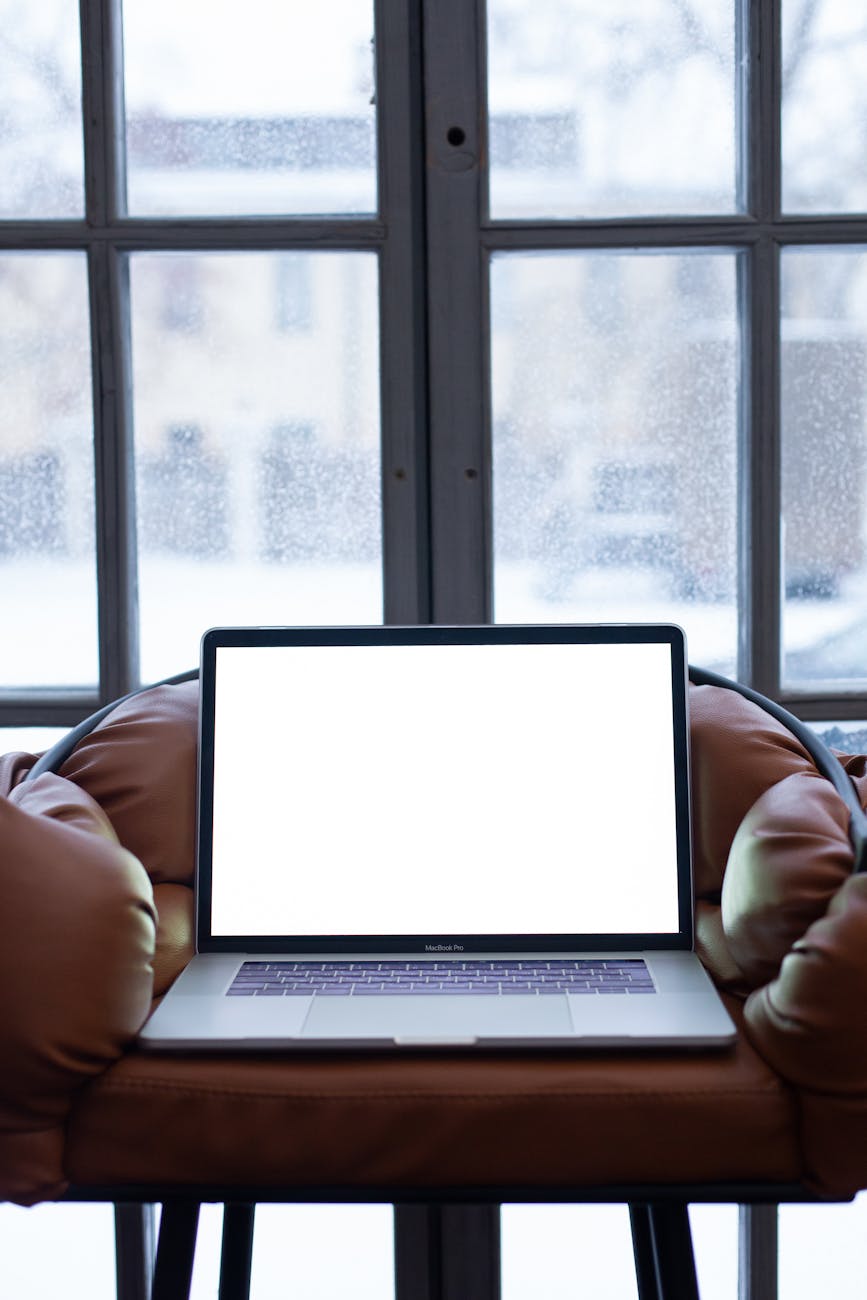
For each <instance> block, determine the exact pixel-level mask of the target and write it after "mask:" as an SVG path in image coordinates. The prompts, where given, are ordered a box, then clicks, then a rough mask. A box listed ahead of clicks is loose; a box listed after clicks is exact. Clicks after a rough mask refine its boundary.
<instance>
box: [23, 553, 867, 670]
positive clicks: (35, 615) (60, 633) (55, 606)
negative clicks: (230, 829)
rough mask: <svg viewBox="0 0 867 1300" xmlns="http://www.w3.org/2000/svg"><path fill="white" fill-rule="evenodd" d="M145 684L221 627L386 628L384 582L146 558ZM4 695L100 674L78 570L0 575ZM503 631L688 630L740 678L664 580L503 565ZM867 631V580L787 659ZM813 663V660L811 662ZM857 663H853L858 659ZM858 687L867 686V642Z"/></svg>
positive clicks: (498, 591)
mask: <svg viewBox="0 0 867 1300" xmlns="http://www.w3.org/2000/svg"><path fill="white" fill-rule="evenodd" d="M139 588H140V602H141V649H142V679H143V680H145V681H149V680H153V679H156V678H158V677H161V676H165V675H167V674H170V673H174V672H179V671H181V670H183V669H184V668H188V667H191V666H193V665H194V664H195V663H196V662H197V660H198V643H199V637H200V635H201V633H202V632H203V631H204V629H205V628H206V627H210V626H213V625H214V624H219V623H229V624H231V623H240V624H244V623H253V624H255V623H320V622H321V623H378V622H380V621H381V619H382V596H381V582H380V574H379V571H378V569H377V567H376V566H375V565H349V564H346V565H325V564H322V565H317V564H312V563H311V564H304V565H295V566H289V565H276V564H258V565H257V564H253V563H247V564H240V563H228V562H221V563H218V562H204V561H195V560H190V559H170V558H164V557H160V558H158V559H155V558H145V559H144V560H143V562H142V565H141V572H140V575H139ZM0 611H2V620H3V629H2V630H3V635H2V636H0V684H2V685H3V686H34V685H43V686H70V685H85V684H92V683H93V682H94V681H95V678H96V671H97V642H96V591H95V582H94V577H93V572H92V570H91V569H89V568H88V566H87V565H86V564H84V563H82V562H70V561H65V562H61V561H56V562H54V563H45V562H42V563H41V562H39V561H38V560H34V559H27V560H19V561H15V562H12V561H5V562H3V563H2V564H0ZM495 616H496V618H497V620H498V621H500V622H509V621H514V622H534V621H539V622H571V621H575V622H585V621H589V622H597V621H606V620H607V621H618V622H619V621H631V620H635V621H640V622H647V621H657V620H671V621H674V622H678V623H680V624H681V625H682V626H683V627H684V628H685V629H686V632H687V637H688V640H689V647H690V658H691V660H692V662H693V663H697V664H702V665H704V666H705V667H708V668H709V667H714V668H717V669H718V670H720V671H723V672H730V671H732V670H733V668H734V662H735V652H736V645H737V618H736V611H735V607H734V604H733V602H732V603H726V602H709V601H704V602H703V601H686V600H678V599H675V598H673V597H672V595H671V594H670V591H669V590H668V588H667V584H666V582H665V580H664V578H663V577H661V576H660V575H658V574H654V573H651V574H648V573H646V572H641V571H637V570H635V571H630V570H620V569H596V570H593V571H586V572H584V573H580V574H577V575H576V576H575V578H574V579H573V580H572V581H571V582H570V583H568V584H567V585H565V587H563V589H561V590H558V592H557V594H556V597H554V596H552V595H551V594H550V591H549V590H548V589H547V587H546V583H545V576H544V574H543V573H542V572H541V570H540V569H539V568H538V567H537V566H535V565H532V564H529V563H524V564H508V565H507V564H502V565H500V566H499V567H498V569H497V573H496V583H495ZM865 620H867V580H865V578H864V577H860V576H859V577H858V578H853V579H852V580H851V581H850V582H849V585H848V586H845V587H844V588H843V590H842V592H841V595H840V597H839V598H838V599H834V600H809V601H789V602H787V604H786V606H785V610H784V630H785V639H786V649H787V652H789V653H792V654H797V655H798V656H799V657H800V659H799V662H800V667H799V672H800V673H801V674H805V675H807V676H809V675H810V658H809V652H810V650H811V647H812V648H814V649H815V655H816V662H817V664H819V662H820V659H821V654H822V647H823V646H824V645H825V644H826V643H827V642H828V641H829V639H832V638H835V637H836V638H844V637H845V635H846V634H848V635H849V636H850V637H855V638H856V650H857V644H858V639H857V638H858V633H859V629H860V625H861V624H862V623H863V622H864V621H865ZM805 652H807V657H806V659H805V658H804V653H805ZM850 657H851V654H850ZM861 673H862V675H863V676H864V677H865V678H867V636H865V638H864V651H863V663H862V667H861Z"/></svg>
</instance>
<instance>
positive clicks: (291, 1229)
mask: <svg viewBox="0 0 867 1300" xmlns="http://www.w3.org/2000/svg"><path fill="white" fill-rule="evenodd" d="M393 1223H394V1215H393V1212H392V1207H391V1206H390V1205H258V1206H257V1207H256V1235H255V1240H254V1244H253V1276H252V1294H253V1296H255V1297H256V1300H286V1298H287V1297H288V1296H298V1297H303V1300H335V1297H338V1296H351V1297H352V1300H394V1230H393ZM211 1294H212V1295H213V1292H211ZM194 1300H195V1297H194ZM202 1300H204V1296H203V1297H202Z"/></svg>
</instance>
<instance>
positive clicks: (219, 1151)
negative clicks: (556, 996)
mask: <svg viewBox="0 0 867 1300" xmlns="http://www.w3.org/2000/svg"><path fill="white" fill-rule="evenodd" d="M731 1007H732V1014H733V1015H734V1016H735V1017H738V1016H739V1011H738V1008H737V1007H736V1006H735V1005H734V1003H732V1004H731ZM66 1168H67V1173H68V1175H69V1177H70V1179H71V1180H72V1181H73V1183H74V1184H75V1185H76V1186H78V1187H80V1186H95V1185H96V1186H98V1185H100V1184H105V1183H112V1184H117V1183H125V1184H131V1183H137V1184H164V1183H168V1184H174V1185H184V1184H197V1183H206V1184H210V1185H214V1186H218V1187H224V1188H225V1187H244V1186H245V1185H246V1186H248V1187H249V1186H259V1187H275V1188H276V1187H294V1188H300V1189H308V1188H309V1189H310V1190H311V1191H315V1190H316V1189H317V1188H318V1189H322V1188H328V1187H332V1188H338V1187H343V1188H365V1189H376V1188H381V1189H384V1190H389V1189H391V1190H394V1189H400V1188H413V1187H418V1188H431V1187H474V1186H476V1187H482V1186H485V1185H487V1186H497V1185H509V1186H513V1187H515V1188H520V1187H521V1186H522V1185H527V1186H529V1185H533V1186H536V1187H568V1186H570V1185H571V1186H578V1185H597V1186H602V1185H616V1184H618V1183H620V1182H647V1183H659V1182H663V1181H668V1180H685V1181H693V1180H710V1181H724V1180H727V1179H731V1180H733V1179H738V1180H745V1179H757V1180H774V1181H795V1180H796V1179H797V1178H798V1176H799V1174H800V1172H801V1167H800V1162H799V1144H798V1135H797V1109H796V1105H795V1102H794V1100H793V1098H792V1096H791V1095H790V1094H789V1093H788V1091H787V1090H786V1089H785V1087H783V1086H782V1085H781V1084H780V1082H779V1081H778V1080H777V1079H776V1078H775V1076H774V1075H773V1074H772V1073H771V1072H770V1071H769V1070H768V1068H767V1067H766V1066H765V1065H764V1064H763V1062H762V1061H761V1059H760V1058H759V1057H758V1056H757V1055H756V1053H755V1052H754V1051H753V1050H752V1048H751V1047H750V1046H749V1044H748V1043H747V1042H746V1040H745V1039H744V1038H743V1037H741V1038H740V1040H739V1041H738V1043H737V1045H736V1047H735V1048H734V1049H733V1050H732V1051H730V1052H723V1053H696V1054H695V1055H693V1056H687V1057H684V1056H683V1055H682V1054H672V1055H665V1054H659V1053H657V1054H649V1053H640V1054H635V1053H630V1054H628V1055H619V1056H618V1055H615V1054H612V1053H608V1054H601V1053H589V1054H581V1055H577V1054H576V1055H569V1054H566V1053H563V1054H559V1055H554V1054H551V1053H549V1054H545V1055H529V1056H528V1055H519V1054H517V1053H516V1054H512V1055H507V1054H504V1053H497V1054H496V1055H494V1054H491V1055H484V1056H483V1055H481V1054H479V1055H474V1056H469V1055H466V1054H464V1055H459V1054H457V1053H448V1054H443V1055H437V1056H433V1055H430V1054H428V1055H424V1054H417V1055H412V1056H409V1055H407V1056H402V1055H401V1056H398V1055H391V1054H370V1055H365V1056H362V1055H358V1054H341V1055H331V1056H327V1055H325V1054H322V1053H318V1054H315V1055H314V1054H311V1055H309V1056H307V1055H300V1054H296V1055H288V1054H283V1055H281V1054H271V1055H265V1054H251V1055H250V1056H239V1055H237V1054H235V1055H231V1054H225V1055H222V1056H216V1055H208V1056H204V1057H198V1058H197V1057H193V1056H191V1055H181V1056H177V1057H173V1056H170V1055H167V1054H157V1053H153V1054H146V1053H143V1052H132V1053H130V1054H128V1055H127V1056H126V1057H124V1059H123V1060H121V1061H119V1062H118V1063H117V1064H116V1065H114V1066H113V1067H112V1068H111V1069H109V1070H108V1071H107V1072H106V1073H105V1074H104V1075H103V1076H102V1077H101V1078H100V1079H99V1080H97V1081H95V1082H94V1083H93V1084H91V1085H90V1086H88V1088H87V1089H86V1090H85V1091H84V1092H83V1093H82V1095H81V1097H80V1098H79V1100H78V1103H77V1105H76V1106H75V1109H74V1112H73V1114H72V1117H71V1121H70V1124H69V1127H68V1140H67V1150H66Z"/></svg>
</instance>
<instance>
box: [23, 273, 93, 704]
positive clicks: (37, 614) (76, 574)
mask: <svg viewBox="0 0 867 1300" xmlns="http://www.w3.org/2000/svg"><path fill="white" fill-rule="evenodd" d="M89 332H90V323H89V318H88V305H87V264H86V261H85V258H84V256H83V255H82V254H81V253H36V252H16V253H12V252H6V253H0V590H2V593H3V595H2V602H3V618H4V622H5V624H6V628H7V631H6V634H5V635H4V636H2V637H0V685H2V686H6V687H9V686H15V687H40V686H48V685H50V686H70V685H79V684H90V683H94V682H96V680H97V677H98V664H97V658H98V656H97V623H96V560H95V540H94V474H93V425H92V415H91V373H90V337H89ZM13 629H14V631H13Z"/></svg>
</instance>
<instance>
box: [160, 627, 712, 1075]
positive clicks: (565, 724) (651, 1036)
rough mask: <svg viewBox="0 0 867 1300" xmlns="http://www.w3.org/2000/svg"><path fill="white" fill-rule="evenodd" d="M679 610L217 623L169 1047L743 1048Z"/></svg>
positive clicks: (164, 1024) (166, 1036)
mask: <svg viewBox="0 0 867 1300" xmlns="http://www.w3.org/2000/svg"><path fill="white" fill-rule="evenodd" d="M686 674H687V666H686V649H685V644H684V636H683V633H682V631H681V630H680V629H679V628H677V627H673V626H667V625H665V626H663V625H652V626H651V625H646V626H641V625H639V626H626V625H622V626H621V625H614V626H600V625H592V626H568V625H556V626H554V625H551V626H524V625H522V626H505V625H493V626H484V627H442V626H425V627H356V628H335V627H330V628H225V629H221V628H217V629H213V630H211V631H209V632H207V633H206V634H205V636H204V638H203V642H202V663H201V706H200V748H199V825H198V851H197V854H198V856H197V880H196V907H197V922H196V924H197V955H196V956H195V957H194V958H193V960H192V961H191V963H190V964H189V966H188V967H187V968H186V970H185V971H184V972H183V974H182V975H181V976H180V977H179V979H178V980H177V981H176V982H175V984H174V985H173V987H172V988H171V989H170V990H169V992H168V994H167V995H166V997H165V998H164V1000H163V1002H162V1003H161V1005H160V1006H159V1007H158V1009H157V1010H156V1012H155V1014H154V1015H153V1016H152V1017H151V1019H150V1020H149V1021H148V1023H147V1024H146V1025H145V1027H144V1029H143V1031H142V1034H141V1041H142V1044H143V1045H144V1046H147V1047H150V1048H157V1049H183V1050H190V1049H195V1048H202V1049H214V1048H255V1049H263V1048H264V1049H269V1048H273V1049H281V1050H287V1049H304V1048H315V1049H325V1048H353V1049H357V1048H362V1047H364V1048H388V1049H391V1050H398V1049H414V1048H436V1047H468V1048H469V1047H478V1048H484V1047H531V1046H539V1047H545V1048H550V1047H566V1048H573V1049H575V1048H577V1049H581V1048H597V1047H606V1048H608V1047H617V1048H628V1047H639V1046H640V1047H666V1048H668V1047H676V1046H678V1047H702V1048H705V1047H720V1046H725V1045H726V1044H729V1043H731V1042H732V1041H733V1039H734V1036H735V1030H734V1026H733V1024H732V1022H731V1021H730V1019H729V1017H728V1015H727V1014H726V1011H725V1009H724V1007H723V1005H722V1003H721V1001H720V999H719V998H718V996H717V994H716V992H715V991H714V989H713V987H712V985H711V982H710V980H709V979H708V977H707V975H706V974H705V972H704V970H703V969H702V967H701V965H700V963H699V961H698V960H697V958H696V957H695V955H694V954H693V952H692V944H693V907H692V884H691V873H690V830H689V784H688V777H689V772H688V724H687V687H686Z"/></svg>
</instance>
